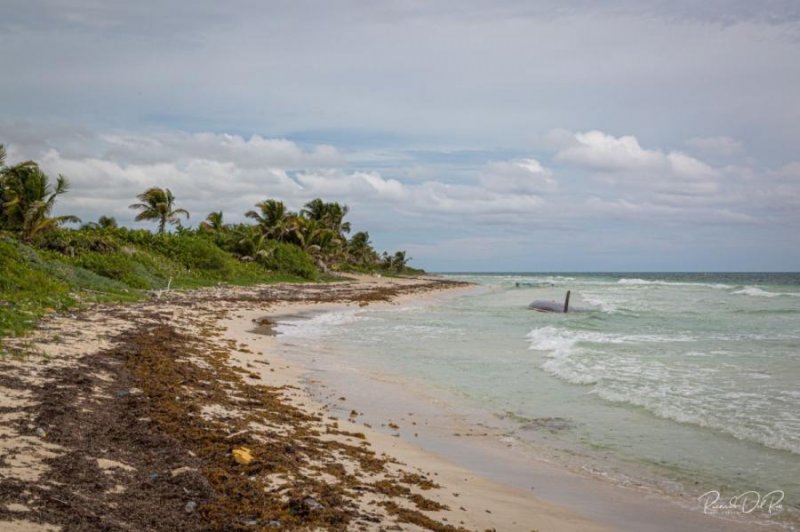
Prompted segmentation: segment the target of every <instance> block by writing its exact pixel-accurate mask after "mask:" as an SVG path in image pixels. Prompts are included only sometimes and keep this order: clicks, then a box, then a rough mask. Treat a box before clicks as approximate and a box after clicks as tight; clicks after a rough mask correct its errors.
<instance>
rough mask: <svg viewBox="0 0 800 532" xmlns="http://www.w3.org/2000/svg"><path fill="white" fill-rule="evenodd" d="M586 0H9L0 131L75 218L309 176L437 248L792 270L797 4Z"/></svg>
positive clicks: (309, 181)
mask: <svg viewBox="0 0 800 532" xmlns="http://www.w3.org/2000/svg"><path fill="white" fill-rule="evenodd" d="M165 4H167V5H165ZM599 4H601V3H599V2H592V1H588V0H577V1H572V2H569V1H552V2H551V1H542V2H536V1H522V0H493V1H478V0H458V1H455V0H453V1H450V0H442V1H436V0H430V1H422V0H405V1H400V0H380V1H379V0H341V1H336V0H331V1H322V0H318V1H306V0H287V1H277V0H233V1H229V2H219V1H218V0H214V1H210V0H175V1H171V2H150V1H140V2H130V1H129V0H4V1H3V8H2V15H1V16H0V49H2V54H0V72H1V73H0V76H1V77H2V81H1V82H0V143H2V144H5V145H6V148H7V149H8V152H9V159H10V161H9V162H17V161H20V160H24V159H29V158H33V159H36V160H38V161H39V162H40V163H41V164H42V166H43V167H44V168H45V169H46V170H47V171H48V172H52V173H53V174H57V173H61V174H64V175H66V176H67V177H69V178H70V180H71V182H72V185H73V187H72V190H71V192H70V193H69V194H68V195H67V196H65V197H64V199H63V201H62V202H61V204H60V207H59V208H60V210H61V211H62V212H70V213H76V214H78V215H79V216H81V217H82V218H84V220H92V219H95V218H97V216H98V215H100V214H112V215H114V216H116V217H117V218H118V219H119V220H120V221H122V222H124V223H132V215H133V212H132V211H130V210H129V209H128V208H127V206H128V205H129V204H130V203H133V201H134V199H135V198H134V196H135V195H136V194H137V193H139V192H141V191H142V190H144V189H146V188H147V187H149V186H154V185H155V186H166V187H169V188H171V189H172V190H173V192H174V193H175V195H176V196H177V197H178V201H179V203H180V204H181V206H183V207H186V208H187V209H189V210H190V211H191V212H192V213H193V217H192V220H191V222H193V223H197V222H198V221H200V220H201V219H202V218H203V217H204V216H205V214H207V213H208V212H209V211H211V210H217V209H222V210H223V211H224V213H225V216H226V218H227V219H228V221H239V220H241V219H242V213H244V212H245V211H246V210H248V209H249V208H251V207H252V205H253V204H254V203H256V202H257V201H260V200H262V199H265V198H268V197H276V198H280V199H283V200H284V201H286V202H287V203H288V204H289V206H290V207H292V208H298V207H300V206H301V205H302V204H303V203H304V202H306V201H308V200H309V199H311V198H314V197H317V196H321V197H323V198H326V199H330V200H338V201H343V202H345V203H347V204H348V205H350V207H351V220H352V222H353V225H354V228H355V229H356V230H361V229H366V230H369V232H370V235H371V236H372V240H373V242H374V243H375V244H376V246H377V247H379V248H381V249H389V250H394V249H406V250H408V252H409V253H410V255H411V256H413V257H414V259H415V260H414V262H413V263H414V264H416V265H418V266H423V267H426V268H428V269H431V270H438V271H455V270H458V271H464V270H483V271H486V270H505V271H554V270H562V271H598V270H604V271H609V270H614V271H637V270H640V271H641V270H693V271H694V270H706V271H708V270H725V271H731V270H794V271H796V270H798V269H800V149H799V148H800V59H799V58H800V2H797V1H796V0H787V1H770V0H763V1H760V2H753V1H751V0H731V1H725V0H704V1H703V2H696V1H652V2H647V1H643V0H619V1H608V2H602V6H603V7H599Z"/></svg>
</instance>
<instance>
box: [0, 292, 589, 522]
mask: <svg viewBox="0 0 800 532" xmlns="http://www.w3.org/2000/svg"><path fill="white" fill-rule="evenodd" d="M458 288H462V286H460V285H458V284H455V283H449V282H445V281H441V280H437V279H419V280H388V279H381V278H376V277H363V278H358V279H354V280H353V281H350V282H348V283H337V284H331V285H275V286H266V287H259V288H231V287H225V288H216V289H208V290H197V291H193V292H169V293H163V294H160V296H159V297H154V298H153V299H152V300H151V301H149V302H147V303H143V304H137V305H129V306H117V307H108V308H104V307H94V308H91V309H87V310H85V311H83V312H74V313H69V314H65V315H53V316H51V317H49V318H48V319H46V320H44V321H43V322H42V323H41V325H40V327H39V328H38V329H37V330H36V331H35V332H34V333H32V334H31V335H29V336H27V337H25V338H19V339H13V340H7V341H6V348H7V349H8V350H9V351H11V352H12V353H13V356H11V357H7V358H6V359H5V360H3V361H2V376H0V386H1V387H2V394H0V397H2V404H0V529H2V530H60V529H67V530H74V529H119V530H123V529H127V530H143V529H151V530H196V529H204V528H212V529H261V528H273V529H298V528H299V529H320V528H321V529H354V530H358V529H363V530H389V529H398V530H400V529H402V530H455V529H460V528H464V529H469V530H484V529H491V528H495V529H497V530H531V529H546V530H576V529H581V530H600V529H602V527H600V526H596V525H595V524H593V523H591V522H590V521H588V520H585V519H582V518H580V517H579V516H577V515H576V514H575V513H573V512H570V511H568V510H567V509H564V508H560V507H558V506H555V505H552V504H547V503H544V502H542V501H540V500H538V499H536V498H535V497H534V496H532V495H531V494H530V493H527V492H525V491H524V490H518V489H514V488H512V487H507V486H502V485H500V484H497V483H494V482H492V481H490V480H487V479H485V478H482V477H480V476H477V475H475V474H474V473H472V472H470V471H468V470H466V469H464V468H461V467H458V466H456V465H454V464H453V463H450V462H448V461H446V460H443V459H441V458H438V457H436V456H435V455H433V454H431V453H427V452H425V451H423V450H422V449H421V448H419V447H415V446H413V445H409V444H406V443H404V442H403V441H401V440H400V439H398V438H394V437H391V436H387V435H386V434H382V433H380V432H378V431H374V430H370V429H369V428H366V427H363V426H362V427H359V428H358V431H357V432H356V431H354V430H352V428H351V424H349V423H346V420H343V419H337V418H335V417H334V416H331V415H329V414H328V413H327V412H326V409H325V406H324V405H321V404H319V403H316V402H314V401H313V400H312V398H310V397H309V396H308V395H306V394H305V393H304V392H303V389H302V387H301V385H300V383H301V377H302V371H301V369H300V368H297V367H292V366H291V365H290V364H288V363H287V362H286V361H285V360H281V359H280V358H278V357H275V356H273V355H271V353H270V352H269V348H266V349H265V348H264V346H265V345H268V344H265V343H264V340H265V336H264V335H263V334H254V333H253V332H251V331H252V329H254V328H257V327H258V326H259V324H258V323H255V324H254V323H253V322H252V318H250V317H249V316H250V315H253V316H255V315H265V314H268V313H269V312H281V313H285V312H300V311H303V310H304V309H308V308H310V307H311V306H314V307H315V308H324V306H330V305H362V306H363V305H367V304H381V303H382V304H386V303H388V302H390V301H392V300H397V298H402V297H409V296H411V295H413V297H419V296H420V294H423V293H430V292H432V291H440V290H448V289H458ZM263 325H264V324H263V323H262V324H261V326H263ZM256 346H257V347H258V348H259V350H258V351H256V350H255V349H254V348H255V347H256ZM242 450H244V452H245V453H247V459H246V460H244V459H242V460H239V461H237V458H241V454H236V453H234V451H239V452H241V451H242ZM235 454H236V456H234V455H235Z"/></svg>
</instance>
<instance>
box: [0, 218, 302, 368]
mask: <svg viewBox="0 0 800 532" xmlns="http://www.w3.org/2000/svg"><path fill="white" fill-rule="evenodd" d="M145 233H146V234H145ZM290 258H291V259H292V260H291V261H289V262H290V263H289V264H287V265H286V267H285V268H282V264H281V263H280V261H275V263H274V264H272V265H271V266H273V269H271V270H268V269H266V268H265V267H264V266H262V265H259V264H256V263H254V262H242V261H240V260H239V259H237V258H236V257H235V256H234V255H232V254H230V253H228V252H226V251H224V250H222V249H220V248H218V247H217V246H216V245H214V244H213V243H212V242H210V241H209V240H207V239H205V238H203V237H202V236H198V235H191V234H190V235H160V236H159V235H153V234H152V233H149V232H146V231H131V230H128V229H114V230H79V231H68V230H61V231H57V232H54V233H52V234H50V235H48V236H47V238H46V239H44V240H42V241H40V242H37V243H36V246H32V245H28V244H24V243H22V242H20V241H19V240H17V239H15V238H13V237H11V236H8V235H6V236H0V272H2V274H0V338H2V337H4V336H19V335H20V334H22V333H24V332H25V331H26V330H28V329H30V328H31V327H33V326H34V325H35V324H36V322H37V321H38V320H39V319H41V318H42V317H43V316H45V315H47V314H49V313H52V312H63V311H65V310H68V309H70V308H74V307H78V306H81V305H85V304H90V303H96V302H100V303H109V302H112V303H124V302H131V301H139V300H141V299H143V298H145V297H147V291H148V290H156V289H162V288H165V287H167V285H168V284H169V285H170V286H171V287H172V288H176V289H188V288H198V287H204V286H214V285H218V284H231V285H252V284H260V283H275V282H301V281H306V280H309V278H315V277H316V271H315V270H313V271H312V270H304V271H302V273H303V274H304V275H303V276H300V275H297V273H294V272H295V271H297V270H298V268H297V263H298V261H300V260H301V259H298V257H297V256H291V257H290ZM282 270H284V271H282ZM1 351H2V348H0V352H1Z"/></svg>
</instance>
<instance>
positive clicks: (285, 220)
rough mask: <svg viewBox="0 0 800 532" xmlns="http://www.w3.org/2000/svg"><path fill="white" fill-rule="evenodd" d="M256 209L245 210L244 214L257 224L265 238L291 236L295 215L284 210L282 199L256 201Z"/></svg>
mask: <svg viewBox="0 0 800 532" xmlns="http://www.w3.org/2000/svg"><path fill="white" fill-rule="evenodd" d="M256 207H258V211H247V212H246V213H245V216H247V217H248V218H252V219H253V220H255V221H256V223H257V224H258V227H259V228H260V229H261V232H262V233H263V234H264V236H266V237H267V238H272V239H274V240H280V241H286V240H288V239H289V238H290V237H291V233H292V226H293V222H294V218H295V215H294V214H292V213H290V212H289V211H287V210H286V205H285V204H284V203H283V202H282V201H278V200H274V199H268V200H265V201H262V202H261V203H256Z"/></svg>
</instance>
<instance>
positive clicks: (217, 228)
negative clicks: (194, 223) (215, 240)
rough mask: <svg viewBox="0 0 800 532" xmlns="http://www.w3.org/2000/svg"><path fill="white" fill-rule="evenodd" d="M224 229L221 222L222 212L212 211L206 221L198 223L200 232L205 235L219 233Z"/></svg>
mask: <svg viewBox="0 0 800 532" xmlns="http://www.w3.org/2000/svg"><path fill="white" fill-rule="evenodd" d="M224 229H225V225H224V224H223V222H222V211H212V212H210V213H209V214H208V216H206V219H205V220H204V221H202V222H200V230H201V231H204V232H206V233H211V234H215V233H220V232H222V231H223V230H224Z"/></svg>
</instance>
